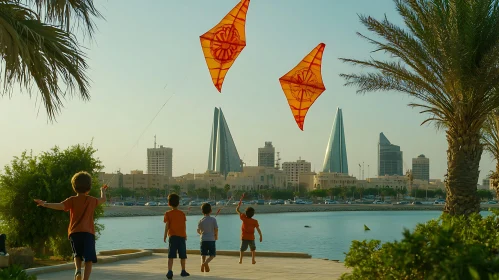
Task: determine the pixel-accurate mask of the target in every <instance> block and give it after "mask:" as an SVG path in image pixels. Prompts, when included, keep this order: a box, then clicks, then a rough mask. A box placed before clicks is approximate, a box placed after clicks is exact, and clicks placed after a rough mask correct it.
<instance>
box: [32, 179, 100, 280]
mask: <svg viewBox="0 0 499 280" xmlns="http://www.w3.org/2000/svg"><path fill="white" fill-rule="evenodd" d="M71 185H72V186H73V190H74V191H75V192H76V196H71V197H69V198H67V199H66V200H64V201H63V202H61V203H47V202H46V201H42V200H40V199H35V202H36V203H37V204H38V206H43V207H47V208H50V209H54V210H64V211H69V215H70V216H69V217H70V220H69V227H68V237H69V240H70V242H71V248H72V249H73V256H74V262H75V266H76V273H75V279H77V280H80V279H81V262H82V260H83V261H84V262H85V272H84V275H83V279H84V280H88V279H90V273H91V272H92V263H96V262H97V255H96V253H95V225H94V211H95V208H96V207H97V206H98V205H100V204H102V203H104V202H106V194H105V190H106V189H107V185H104V186H102V188H101V193H100V196H101V197H100V198H95V197H93V196H89V195H88V193H89V192H90V189H91V188H92V176H91V175H90V174H89V173H87V172H84V171H82V172H78V173H76V174H75V175H74V176H73V178H72V179H71Z"/></svg>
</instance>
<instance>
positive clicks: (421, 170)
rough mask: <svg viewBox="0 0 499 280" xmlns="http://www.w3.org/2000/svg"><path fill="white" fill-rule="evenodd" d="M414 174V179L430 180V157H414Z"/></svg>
mask: <svg viewBox="0 0 499 280" xmlns="http://www.w3.org/2000/svg"><path fill="white" fill-rule="evenodd" d="M412 176H413V178H414V179H419V180H424V181H427V182H429V181H430V159H429V158H427V157H425V156H424V155H419V156H418V157H417V158H413V159H412Z"/></svg>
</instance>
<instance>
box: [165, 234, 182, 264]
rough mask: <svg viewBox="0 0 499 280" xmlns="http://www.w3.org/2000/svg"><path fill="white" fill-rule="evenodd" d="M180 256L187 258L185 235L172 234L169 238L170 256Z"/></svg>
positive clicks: (170, 257) (172, 257) (174, 257)
mask: <svg viewBox="0 0 499 280" xmlns="http://www.w3.org/2000/svg"><path fill="white" fill-rule="evenodd" d="M177 252H178V257H179V258H180V259H187V249H186V246H185V237H181V236H170V238H168V258H169V259H176V258H177Z"/></svg>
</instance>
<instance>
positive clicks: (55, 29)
mask: <svg viewBox="0 0 499 280" xmlns="http://www.w3.org/2000/svg"><path fill="white" fill-rule="evenodd" d="M31 7H35V8H36V11H35V10H33V9H32V8H31ZM42 14H43V15H44V21H42V19H41V15H42ZM93 17H97V18H99V17H102V16H101V15H100V13H99V12H98V11H97V9H96V8H95V7H94V5H93V1H92V0H71V1H49V0H0V30H1V31H0V32H1V35H2V36H1V39H0V55H1V56H2V59H3V62H4V63H3V64H2V68H1V76H2V77H3V78H2V81H1V83H2V85H1V87H2V88H3V91H2V92H0V96H2V95H5V94H6V95H8V96H10V95H11V94H12V88H13V87H14V85H15V84H20V85H21V87H22V88H24V89H25V90H26V91H27V92H28V93H29V94H30V95H31V94H32V86H33V84H35V85H36V87H37V88H38V90H39V91H40V95H41V100H42V102H43V104H44V106H45V109H46V111H47V114H48V117H49V119H50V120H54V119H55V116H56V114H57V113H58V112H59V111H60V109H61V107H62V106H63V104H62V99H63V98H65V97H66V95H67V93H69V94H70V95H71V94H73V93H74V92H75V91H76V90H78V91H79V95H80V97H81V98H82V99H83V100H88V99H89V98H90V94H89V80H88V78H87V76H86V73H85V72H86V69H87V63H86V61H85V54H84V53H83V52H82V51H81V50H80V44H79V43H78V41H77V39H76V36H75V35H74V34H72V32H73V31H74V30H75V29H74V28H70V24H72V23H73V21H76V22H77V24H76V25H75V26H83V27H85V28H84V31H85V33H86V34H88V35H89V36H90V37H91V36H92V35H93V33H94V29H95V25H94V22H93V21H92V18H93ZM64 85H65V87H61V86H64Z"/></svg>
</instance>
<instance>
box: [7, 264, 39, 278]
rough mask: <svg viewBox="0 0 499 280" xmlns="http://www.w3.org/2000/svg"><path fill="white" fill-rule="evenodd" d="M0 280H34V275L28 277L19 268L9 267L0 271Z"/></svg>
mask: <svg viewBox="0 0 499 280" xmlns="http://www.w3.org/2000/svg"><path fill="white" fill-rule="evenodd" d="M0 279H2V280H36V279H37V277H36V276H35V275H28V274H27V273H26V271H24V270H23V268H22V267H21V266H16V265H14V266H9V267H7V268H4V269H0Z"/></svg>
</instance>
